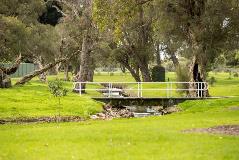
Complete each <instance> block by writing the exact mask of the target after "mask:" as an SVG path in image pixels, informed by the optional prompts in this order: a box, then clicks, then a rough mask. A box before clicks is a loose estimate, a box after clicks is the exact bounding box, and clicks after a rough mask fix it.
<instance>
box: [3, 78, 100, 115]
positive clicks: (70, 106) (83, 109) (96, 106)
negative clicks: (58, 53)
mask: <svg viewBox="0 0 239 160" xmlns="http://www.w3.org/2000/svg"><path fill="white" fill-rule="evenodd" d="M65 87H66V88H68V90H69V93H68V95H67V96H66V97H63V98H62V100H61V104H62V105H61V108H60V109H59V107H58V99H56V98H54V97H53V96H52V95H51V94H50V92H49V91H48V87H47V84H44V83H40V82H38V81H37V80H33V81H31V82H30V83H28V84H26V85H24V86H18V87H13V88H11V89H0V119H12V118H29V117H43V116H55V115H58V113H59V111H60V114H61V115H62V116H82V117H88V116H89V115H90V114H94V113H96V112H99V111H101V106H102V104H101V103H99V102H96V101H94V100H92V99H90V97H87V96H82V97H80V96H79V95H78V94H76V93H72V92H71V90H72V84H71V83H70V82H66V83H65Z"/></svg>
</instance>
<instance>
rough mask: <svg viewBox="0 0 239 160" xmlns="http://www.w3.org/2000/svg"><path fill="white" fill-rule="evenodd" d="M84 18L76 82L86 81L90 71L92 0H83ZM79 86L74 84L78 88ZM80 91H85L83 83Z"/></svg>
mask: <svg viewBox="0 0 239 160" xmlns="http://www.w3.org/2000/svg"><path fill="white" fill-rule="evenodd" d="M83 17H84V19H85V31H84V33H83V43H82V50H81V58H80V71H79V72H78V74H77V76H76V77H77V81H78V82H86V81H87V80H88V78H89V77H88V75H89V72H90V58H91V56H90V54H91V45H92V43H93V42H92V37H91V34H92V33H91V31H92V29H93V28H92V0H87V1H85V11H84V14H83ZM79 87H80V86H76V88H77V89H78V88H79ZM81 93H85V84H82V85H81Z"/></svg>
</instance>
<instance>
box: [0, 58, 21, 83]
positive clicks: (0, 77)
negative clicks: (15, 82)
mask: <svg viewBox="0 0 239 160" xmlns="http://www.w3.org/2000/svg"><path fill="white" fill-rule="evenodd" d="M21 60H22V56H21V54H20V55H19V57H18V58H17V60H16V61H15V63H14V64H13V66H12V67H9V68H5V67H0V88H10V87H12V83H11V78H10V77H9V75H11V74H14V73H15V72H16V71H17V69H18V68H19V66H20V64H21Z"/></svg>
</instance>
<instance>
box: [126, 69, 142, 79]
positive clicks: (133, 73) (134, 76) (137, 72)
mask: <svg viewBox="0 0 239 160" xmlns="http://www.w3.org/2000/svg"><path fill="white" fill-rule="evenodd" d="M125 67H126V68H127V69H128V70H129V72H130V74H131V75H132V76H133V78H134V79H135V81H136V82H141V79H140V75H139V69H138V68H136V69H135V70H134V69H133V68H132V67H130V66H129V65H126V66H125Z"/></svg>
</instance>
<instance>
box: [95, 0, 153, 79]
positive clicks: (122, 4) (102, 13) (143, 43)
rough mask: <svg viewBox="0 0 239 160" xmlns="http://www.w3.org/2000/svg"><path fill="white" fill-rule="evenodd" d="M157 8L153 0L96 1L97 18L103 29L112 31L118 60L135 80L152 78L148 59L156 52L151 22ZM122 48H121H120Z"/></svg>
mask: <svg viewBox="0 0 239 160" xmlns="http://www.w3.org/2000/svg"><path fill="white" fill-rule="evenodd" d="M154 11H155V10H154V7H153V5H151V4H150V1H143V0H130V1H123V0H120V1H114V0H113V1H110V0H107V1H104V2H102V1H99V0H96V1H95V3H94V20H95V21H96V22H97V24H98V25H99V27H100V28H101V29H102V30H106V31H109V32H112V34H113V37H114V39H113V41H114V42H115V43H116V47H117V52H115V53H116V54H117V53H121V54H120V55H117V58H116V60H117V61H118V62H119V63H120V64H121V65H122V66H124V67H125V68H127V69H128V70H129V71H130V73H131V74H132V76H133V77H134V78H135V80H136V81H141V78H139V77H140V76H139V72H138V70H140V72H141V75H142V80H143V81H151V76H150V72H149V62H150V60H151V57H152V55H153V52H154V51H153V50H154V45H153V39H152V24H153V15H154ZM120 50H121V51H120Z"/></svg>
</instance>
